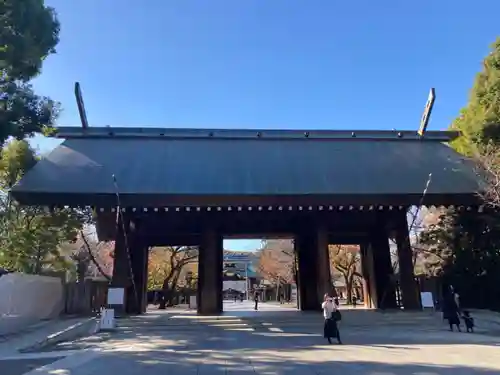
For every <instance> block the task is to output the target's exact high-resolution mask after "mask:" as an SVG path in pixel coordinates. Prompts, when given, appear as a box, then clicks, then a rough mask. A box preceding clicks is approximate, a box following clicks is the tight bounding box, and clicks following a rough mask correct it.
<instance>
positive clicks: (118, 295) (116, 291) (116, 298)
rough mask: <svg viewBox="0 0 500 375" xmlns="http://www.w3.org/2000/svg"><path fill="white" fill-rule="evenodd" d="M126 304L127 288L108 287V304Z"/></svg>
mask: <svg viewBox="0 0 500 375" xmlns="http://www.w3.org/2000/svg"><path fill="white" fill-rule="evenodd" d="M124 304H125V288H109V289H108V305H121V306H123V305H124Z"/></svg>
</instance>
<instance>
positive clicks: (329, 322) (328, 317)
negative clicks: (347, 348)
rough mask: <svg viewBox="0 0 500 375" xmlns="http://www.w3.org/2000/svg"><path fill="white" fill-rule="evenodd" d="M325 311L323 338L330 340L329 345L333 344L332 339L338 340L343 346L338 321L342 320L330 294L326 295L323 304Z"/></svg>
mask: <svg viewBox="0 0 500 375" xmlns="http://www.w3.org/2000/svg"><path fill="white" fill-rule="evenodd" d="M321 308H322V309H323V316H324V318H325V324H324V327H323V336H324V337H325V339H327V340H328V343H329V344H331V343H332V337H334V338H336V339H337V342H338V343H339V344H342V340H340V332H339V327H338V324H337V321H339V320H340V311H338V309H337V306H335V303H334V302H333V298H332V297H330V296H329V295H328V294H325V297H324V301H323V303H322V304H321Z"/></svg>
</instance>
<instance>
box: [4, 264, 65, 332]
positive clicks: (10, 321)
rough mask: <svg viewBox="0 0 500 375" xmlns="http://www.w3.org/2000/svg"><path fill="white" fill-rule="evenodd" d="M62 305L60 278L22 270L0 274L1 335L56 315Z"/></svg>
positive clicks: (62, 294)
mask: <svg viewBox="0 0 500 375" xmlns="http://www.w3.org/2000/svg"><path fill="white" fill-rule="evenodd" d="M63 308H64V292H63V285H62V281H61V279H60V278H56V277H48V276H38V275H25V274H21V273H9V274H7V275H3V276H2V277H0V335H5V334H9V333H13V332H16V331H18V330H20V329H23V328H25V327H26V326H28V325H31V324H34V323H37V322H39V321H41V320H44V319H52V318H55V317H57V316H59V314H60V313H61V312H62V310H63Z"/></svg>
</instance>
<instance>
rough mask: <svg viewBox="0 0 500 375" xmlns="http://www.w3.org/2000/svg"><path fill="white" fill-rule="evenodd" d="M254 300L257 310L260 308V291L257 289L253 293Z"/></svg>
mask: <svg viewBox="0 0 500 375" xmlns="http://www.w3.org/2000/svg"><path fill="white" fill-rule="evenodd" d="M253 300H254V302H255V306H254V310H255V311H257V310H258V309H259V291H258V290H257V289H256V290H255V292H254V293H253Z"/></svg>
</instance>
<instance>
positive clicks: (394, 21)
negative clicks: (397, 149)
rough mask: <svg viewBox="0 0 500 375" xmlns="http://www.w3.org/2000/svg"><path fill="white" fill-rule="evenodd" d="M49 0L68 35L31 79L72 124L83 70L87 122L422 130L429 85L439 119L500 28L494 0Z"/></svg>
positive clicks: (459, 99)
mask: <svg viewBox="0 0 500 375" xmlns="http://www.w3.org/2000/svg"><path fill="white" fill-rule="evenodd" d="M46 3H47V4H48V5H50V6H53V7H54V8H56V10H57V12H58V14H59V18H60V21H61V27H62V28H61V35H60V36H61V42H60V44H59V46H58V47H57V54H56V55H53V56H50V57H49V58H48V59H47V61H46V62H45V65H44V69H43V72H42V74H41V76H40V77H38V78H37V79H36V80H35V82H34V84H35V88H36V89H37V90H38V92H39V93H40V94H43V95H48V96H50V97H52V98H53V99H55V100H58V101H60V102H61V104H62V108H63V112H62V114H61V116H60V118H59V122H58V123H59V124H60V125H66V126H67V125H78V124H79V118H78V110H77V107H76V103H75V101H74V98H73V84H74V82H75V81H80V82H81V84H82V89H83V94H84V98H85V106H86V109H87V115H88V119H89V122H90V125H91V126H105V125H111V126H142V127H146V126H155V127H221V128H233V127H240V128H241V127H242V128H282V129H285V128H289V129H293V128H304V129H305V128H307V129H375V128H377V129H392V128H397V129H415V130H416V129H417V128H418V126H419V121H420V117H421V114H422V110H423V107H424V105H425V101H426V99H427V95H428V92H429V89H430V87H435V88H436V93H437V100H436V104H435V106H434V112H433V115H432V119H431V123H430V126H429V128H430V129H445V128H447V127H448V126H449V124H450V122H451V121H452V120H453V118H454V117H455V116H457V114H458V112H459V110H460V108H461V107H463V106H464V105H465V103H466V101H467V95H468V91H469V89H470V87H471V86H472V82H473V79H474V75H475V74H476V73H477V72H478V71H479V70H480V69H481V60H482V59H483V57H484V56H485V55H486V54H487V53H488V48H489V45H490V44H491V43H492V42H493V41H494V40H495V38H496V37H497V36H500V32H499V29H498V14H500V1H498V0H481V1H476V2H471V1H470V0H456V1H451V0H442V1H435V0H434V1H430V0H420V1H404V0H379V1H372V0H358V1H333V0H318V1H310V0H309V1H302V0H272V1H264V0H247V1H243V0H240V1H235V0H225V1H219V0H198V1H194V0H182V1H181V0H177V1H166V0H148V1H147V2H132V1H127V0H120V1H119V0H106V1H102V0H85V1H83V0H73V1H68V0H48V1H47V0H46ZM33 143H34V144H35V145H36V147H37V148H38V149H39V150H40V151H41V152H47V151H49V150H50V149H51V148H53V147H54V146H55V145H56V144H57V143H56V142H55V141H53V140H46V139H41V138H36V139H35V140H34V142H33ZM259 244H260V243H259V242H255V241H242V242H233V241H231V242H228V243H227V244H226V245H225V246H226V248H232V249H252V248H255V247H258V246H259Z"/></svg>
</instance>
